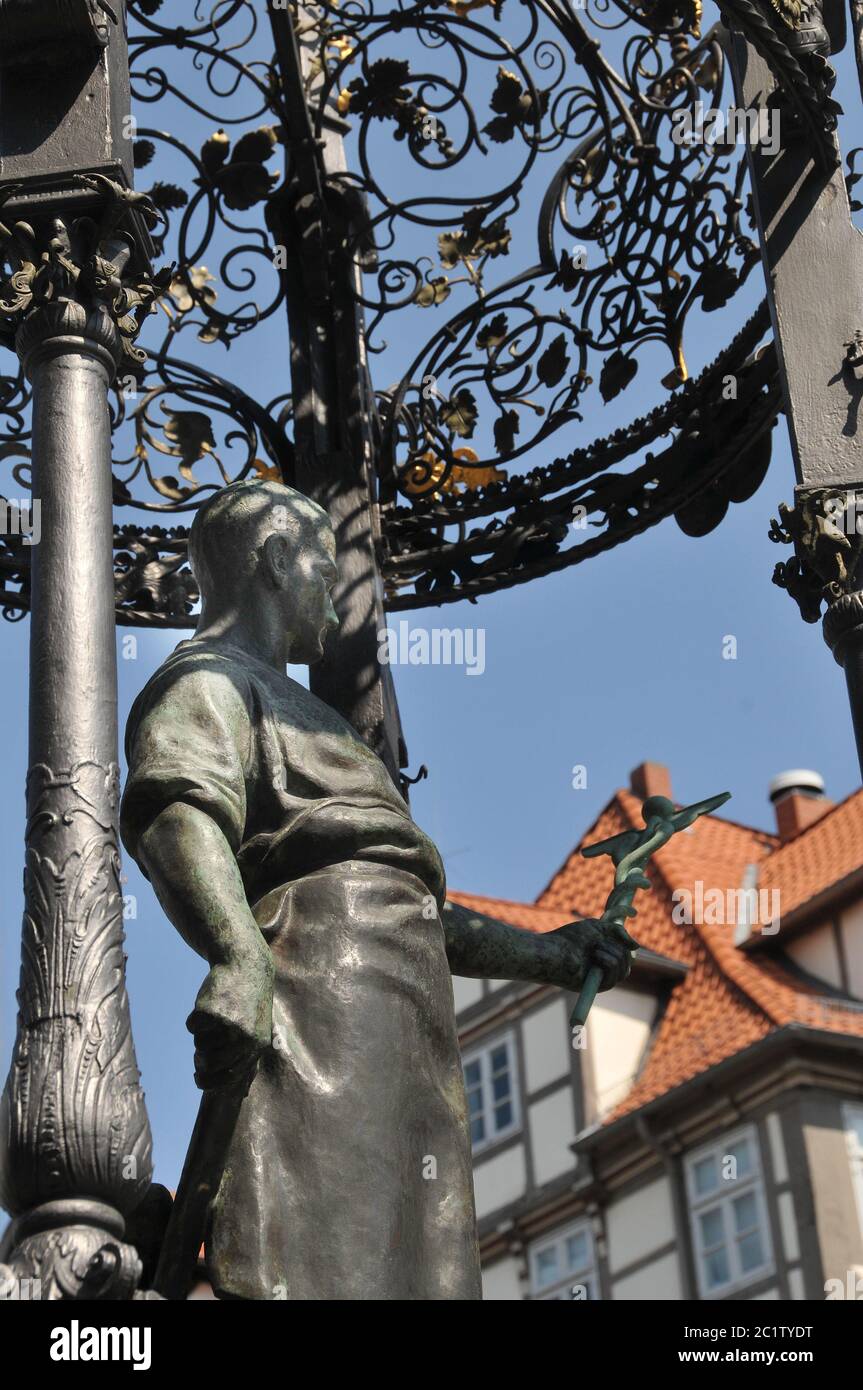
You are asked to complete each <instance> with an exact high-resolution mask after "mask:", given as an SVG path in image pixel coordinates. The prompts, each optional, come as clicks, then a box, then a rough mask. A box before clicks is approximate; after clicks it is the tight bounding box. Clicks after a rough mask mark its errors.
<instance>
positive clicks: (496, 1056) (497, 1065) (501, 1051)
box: [491, 1045, 509, 1071]
mask: <svg viewBox="0 0 863 1390" xmlns="http://www.w3.org/2000/svg"><path fill="white" fill-rule="evenodd" d="M508 1066H509V1056H508V1053H507V1049H506V1046H505V1045H504V1046H503V1047H496V1048H494V1050H493V1051H492V1054H491V1069H492V1071H506V1069H507V1068H508Z"/></svg>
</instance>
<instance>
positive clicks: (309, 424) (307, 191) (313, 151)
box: [270, 10, 407, 790]
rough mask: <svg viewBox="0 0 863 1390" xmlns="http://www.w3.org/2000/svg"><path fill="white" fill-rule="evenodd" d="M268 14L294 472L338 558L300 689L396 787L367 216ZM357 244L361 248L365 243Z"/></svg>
mask: <svg viewBox="0 0 863 1390" xmlns="http://www.w3.org/2000/svg"><path fill="white" fill-rule="evenodd" d="M270 17H271V22H272V25H273V33H274V38H275V43H276V59H277V62H278V65H279V70H280V72H281V75H282V81H283V84H284V100H285V105H286V107H287V109H288V111H289V113H290V129H289V132H288V138H287V141H286V143H287V145H288V170H287V178H286V181H285V189H284V191H283V192H282V193H281V194H280V195H279V196H277V197H276V198H274V199H273V200H272V202H271V205H270V219H271V222H272V225H273V231H274V234H275V235H276V238H277V240H278V241H279V242H280V243H281V244H282V245H284V247H285V250H286V265H285V271H284V273H285V277H286V280H287V285H288V294H287V305H288V318H289V323H290V331H291V381H292V387H293V400H294V443H295V450H296V479H295V480H296V484H297V487H299V488H300V489H301V491H303V492H305V493H307V494H308V495H309V496H310V497H313V498H314V499H315V501H317V502H319V503H320V505H321V506H322V507H324V508H325V509H326V510H327V511H328V512H329V515H330V518H331V520H332V523H333V529H334V531H335V535H336V546H337V551H338V562H339V579H338V582H337V584H336V586H335V588H334V590H333V602H334V605H335V608H336V611H337V613H338V615H339V622H340V626H339V631H338V633H337V634H335V636H334V637H333V638H331V639H330V641H329V642H328V644H327V651H326V653H325V655H324V659H323V660H322V661H320V662H319V663H317V665H315V666H314V667H312V668H311V669H310V682H311V688H312V689H313V690H314V692H315V694H317V695H319V696H320V697H321V699H322V700H324V701H325V702H326V703H327V704H329V705H331V706H332V707H333V708H334V709H337V710H338V711H339V713H340V714H342V715H344V717H345V718H346V719H347V720H348V721H349V722H350V723H351V724H352V725H353V727H354V728H355V729H356V730H357V732H358V733H359V734H360V735H361V737H362V738H364V739H365V740H366V742H367V743H368V744H369V745H370V746H371V747H372V748H373V749H374V750H375V752H376V753H377V754H378V755H379V756H380V757H381V759H382V760H383V762H384V763H385V764H386V767H387V769H388V771H389V773H390V776H391V777H392V779H393V781H394V782H395V784H396V786H397V787H400V788H401V789H402V790H406V786H405V782H404V779H403V778H402V777H401V776H400V769H401V768H403V767H405V766H406V764H407V751H406V748H405V743H404V737H403V733H402V727H401V720H400V718H399V712H398V704H397V701H396V693H395V685H394V683H393V678H392V671H391V670H390V667H389V666H388V665H385V664H382V663H381V661H380V659H379V655H378V652H379V647H380V640H381V639H380V637H379V635H378V634H379V633H380V632H381V630H382V629H383V628H384V627H385V626H386V617H385V614H384V602H383V584H382V581H381V576H380V568H379V564H378V555H377V547H378V542H379V536H378V534H377V519H376V507H375V476H376V471H377V467H376V466H377V457H376V455H377V450H378V447H379V428H377V410H376V405H375V398H374V392H373V390H372V386H371V381H370V378H369V372H368V366H367V362H366V355H365V329H364V323H363V313H362V308H361V305H360V295H359V284H358V277H359V275H360V270H359V268H358V263H357V260H356V259H355V253H354V254H352V248H356V247H357V245H360V246H361V245H362V226H363V220H364V219H365V220H366V221H367V213H366V211H365V206H364V202H363V199H362V196H361V195H360V194H358V193H356V192H355V191H354V192H353V193H352V195H350V196H349V195H348V194H347V193H346V192H345V191H344V190H342V189H339V188H337V187H336V186H335V185H334V184H333V183H331V182H328V180H327V176H328V175H332V174H333V173H337V172H341V171H344V170H345V167H346V166H345V156H344V146H343V134H344V132H345V131H346V129H347V126H346V123H345V122H344V121H342V120H341V119H340V118H339V117H338V115H336V113H335V112H333V111H327V112H326V113H325V114H324V118H323V128H324V132H325V134H324V138H323V139H322V140H321V141H320V142H318V141H317V140H316V138H315V134H314V130H313V127H312V123H311V120H310V116H309V110H308V106H307V104H306V94H305V91H304V82H303V73H304V70H305V68H306V67H307V60H308V57H309V55H308V54H305V53H304V52H303V49H302V45H301V44H300V43H299V42H298V39H297V33H296V29H295V20H294V19H293V18H292V15H291V12H290V11H285V10H282V11H279V10H271V12H270ZM367 252H368V254H369V255H373V254H374V251H373V247H372V246H369V247H368V248H367Z"/></svg>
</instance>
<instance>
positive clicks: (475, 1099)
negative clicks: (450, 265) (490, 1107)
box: [467, 1086, 482, 1115]
mask: <svg viewBox="0 0 863 1390" xmlns="http://www.w3.org/2000/svg"><path fill="white" fill-rule="evenodd" d="M467 1103H468V1109H469V1110H470V1113H471V1114H472V1115H476V1114H478V1112H479V1111H480V1110H482V1090H481V1088H480V1087H479V1086H478V1087H477V1089H476V1090H475V1091H468V1093H467Z"/></svg>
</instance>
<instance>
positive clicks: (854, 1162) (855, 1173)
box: [842, 1103, 863, 1235]
mask: <svg viewBox="0 0 863 1390" xmlns="http://www.w3.org/2000/svg"><path fill="white" fill-rule="evenodd" d="M842 1118H843V1121H844V1124H845V1139H846V1141H847V1144H848V1158H849V1161H850V1163H851V1180H852V1182H853V1183H854V1196H855V1198H856V1200H857V1216H858V1219H859V1221H860V1232H861V1235H863V1105H851V1104H850V1103H846V1104H845V1105H843V1106H842Z"/></svg>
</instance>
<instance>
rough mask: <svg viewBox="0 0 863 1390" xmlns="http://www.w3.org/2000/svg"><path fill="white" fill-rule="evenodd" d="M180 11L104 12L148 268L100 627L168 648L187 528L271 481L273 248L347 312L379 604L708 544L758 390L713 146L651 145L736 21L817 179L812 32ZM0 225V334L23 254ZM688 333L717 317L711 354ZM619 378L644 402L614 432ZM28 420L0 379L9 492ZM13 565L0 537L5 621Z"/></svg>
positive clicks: (498, 7)
mask: <svg viewBox="0 0 863 1390" xmlns="http://www.w3.org/2000/svg"><path fill="white" fill-rule="evenodd" d="M179 14H180V9H179V7H177V6H175V5H174V4H173V3H172V2H171V0H131V3H130V4H129V16H130V21H131V23H130V66H131V76H132V91H133V109H134V111H135V113H136V116H137V119H138V122H139V124H138V126H137V129H136V132H135V135H136V140H135V163H136V166H137V168H138V171H139V173H138V184H139V187H142V188H143V187H145V186H146V185H147V184H148V183H149V187H147V188H146V192H148V194H149V196H150V198H151V199H152V202H153V203H154V204H155V206H156V208H157V209H158V212H159V215H160V219H161V220H160V222H159V225H158V226H157V227H155V228H154V230H153V232H152V235H153V239H154V243H155V248H156V253H157V258H161V259H162V260H164V261H167V262H169V263H173V271H172V274H171V275H170V277H168V278H166V281H165V285H164V287H163V289H162V292H161V293H160V296H159V298H158V301H157V303H156V304H155V306H154V309H153V312H152V314H151V316H150V318H149V319H148V320H147V322H146V324H145V326H144V329H143V332H142V334H141V338H140V340H139V342H140V345H141V346H142V347H144V348H146V350H147V353H148V357H147V361H146V363H145V365H144V367H143V369H142V370H141V371H140V372H137V371H136V372H129V373H127V374H125V375H121V376H120V377H119V379H118V381H117V383H116V391H115V395H116V399H115V405H114V411H113V424H114V437H115V455H114V487H115V500H116V514H117V529H116V533H115V570H116V583H117V615H118V621H121V622H123V623H130V624H157V625H161V626H166V627H188V626H194V618H193V617H192V616H191V614H192V610H193V607H194V604H195V602H196V598H197V594H196V591H195V586H194V581H193V579H192V576H191V574H190V572H189V570H188V566H187V564H186V536H187V526H188V524H189V523H190V521H191V514H192V513H193V512H194V509H195V507H196V506H197V505H198V504H199V503H200V501H201V500H202V499H203V497H205V496H206V495H207V493H208V492H209V491H211V490H212V489H213V488H215V487H218V486H221V485H222V484H223V483H224V482H226V481H228V480H232V479H235V478H239V477H244V476H249V475H254V474H259V475H260V474H263V475H265V476H275V477H282V478H284V479H285V480H287V481H290V480H292V478H293V477H294V467H295V449H294V442H293V435H292V415H293V411H292V402H291V395H290V370H289V352H288V346H287V333H286V329H285V327H284V320H283V317H282V313H283V310H284V306H285V299H286V294H287V283H288V276H287V270H288V267H287V266H286V259H287V256H288V248H287V247H286V246H285V244H284V236H283V233H284V229H285V228H286V227H287V228H289V230H290V254H291V255H292V256H294V257H298V258H299V263H300V266H301V273H302V277H303V280H304V284H305V286H306V291H307V293H308V295H309V302H310V303H312V304H314V303H315V302H323V300H325V299H326V296H327V293H328V284H329V282H330V279H331V277H332V275H333V273H334V270H335V269H336V268H339V269H340V271H341V272H344V269H345V267H346V266H347V267H348V269H349V272H350V276H352V284H353V287H354V292H355V295H356V299H357V302H358V304H359V305H360V306H361V309H362V311H363V313H364V316H365V322H366V335H365V343H366V349H367V356H368V363H369V373H370V377H371V382H372V384H373V385H372V391H371V392H370V400H372V401H374V402H375V403H376V404H375V406H374V411H375V419H374V429H375V439H376V446H377V448H376V459H375V474H376V477H375V481H374V486H375V489H376V494H377V495H376V506H377V508H378V515H379V522H380V525H379V561H380V567H381V571H382V573H383V576H384V581H385V589H386V601H387V605H388V607H389V608H391V609H407V608H418V607H423V606H426V605H429V604H442V603H448V602H452V601H455V600H457V599H460V598H462V597H469V598H475V597H476V596H478V595H479V594H482V593H486V592H490V591H493V590H495V589H499V588H504V587H507V586H510V585H514V584H518V583H522V582H525V581H527V580H528V579H530V578H533V577H535V576H538V575H542V574H545V573H548V572H550V571H552V570H556V569H561V568H564V567H566V566H568V565H571V564H576V563H579V562H580V561H581V560H583V559H586V558H588V557H590V556H591V555H594V554H596V553H598V552H599V551H601V550H604V549H608V548H610V547H611V546H614V545H617V544H618V543H620V542H621V541H622V540H626V539H628V538H630V537H632V536H635V535H637V534H639V533H640V532H642V531H644V530H645V529H646V528H647V527H649V526H652V525H654V524H656V523H657V522H659V521H661V520H663V519H664V518H667V517H670V516H673V517H675V518H676V521H677V523H678V524H679V525H680V526H681V527H682V528H683V529H684V530H685V531H686V532H687V533H688V534H690V535H700V534H704V533H706V532H707V531H709V530H710V529H712V528H713V527H714V526H716V525H717V524H718V523H719V522H720V521H721V519H722V517H723V515H724V514H725V511H726V510H727V507H728V505H729V504H730V503H732V502H739V501H742V500H744V499H745V498H746V497H748V496H750V495H751V493H752V492H753V491H754V490H755V488H757V486H758V485H759V483H760V482H761V480H762V478H763V476H764V473H765V471H766V468H767V464H768V462H769V452H770V432H771V429H772V426H773V424H774V422H775V419H776V416H777V413H778V411H779V409H780V390H779V382H778V374H777V366H776V360H775V354H774V352H773V349H772V346H771V345H770V342H769V323H768V315H767V310H766V307H765V306H764V305H763V304H762V305H761V306H760V307H756V304H757V300H754V299H753V298H752V296H751V294H750V293H749V287H748V286H747V283H746V282H747V278H748V277H749V275H750V272H751V271H752V269H753V267H754V266H755V265H756V263H757V260H758V252H757V245H756V241H755V240H754V239H753V235H752V230H753V229H752V221H751V216H750V211H749V209H748V206H747V201H748V200H747V193H746V187H745V176H744V164H743V161H742V158H741V150H740V147H739V145H737V144H734V143H733V142H728V141H723V140H721V139H716V140H714V141H712V142H706V143H705V142H703V141H702V142H692V143H688V142H687V141H686V140H681V139H680V138H679V134H678V132H677V123H678V121H679V117H680V114H681V113H682V112H684V111H685V110H689V109H691V108H692V106H693V104H694V103H695V102H697V101H701V102H702V103H703V105H704V106H705V107H715V108H721V107H722V106H723V105H727V104H728V93H727V87H728V83H727V78H726V70H725V69H726V65H725V56H724V45H725V42H726V39H727V32H726V29H725V27H724V25H732V26H734V27H735V28H737V29H739V30H741V31H742V32H743V33H745V34H746V36H747V37H748V38H749V39H750V41H751V42H752V43H754V44H755V45H756V47H758V48H759V51H761V52H762V53H763V54H764V55H765V56H766V57H767V58H768V60H769V62H770V63H771V65H772V66H773V67H774V70H775V71H776V72H777V73H778V74H779V75H780V76H781V78H782V102H783V104H784V106H783V109H784V113H785V115H786V116H787V118H788V119H787V121H786V129H788V130H790V132H791V134H790V137H789V138H794V139H800V140H806V141H808V142H809V143H810V145H811V147H812V150H813V152H814V153H815V154H816V156H817V157H818V158H819V159H821V160H822V161H824V162H827V163H829V161H830V160H832V159H835V141H834V139H833V136H832V128H833V126H834V125H835V120H836V109H837V108H836V107H835V103H833V102H832V100H831V98H830V89H831V86H832V73H831V70H830V68H829V65H828V64H827V61H826V57H825V56H824V55H825V51H826V46H825V42H820V44H819V43H815V45H814V47H813V45H812V43H811V42H810V38H811V35H809V34H808V31H807V36H804V37H805V38H806V42H805V43H804V41H803V39H802V38H801V34H800V33H799V32H798V31H797V30H795V28H794V27H792V25H791V23H790V22H789V17H788V15H785V14H784V12H782V11H781V10H779V9H778V8H777V9H776V10H774V9H773V8H771V7H770V6H768V5H767V4H766V3H765V4H764V5H761V4H760V3H757V0H724V3H723V5H722V12H721V15H720V14H719V12H718V11H717V12H716V22H715V23H713V24H712V25H711V26H710V27H708V28H706V29H704V27H703V25H704V20H703V16H702V13H701V4H700V0H643V3H628V0H584V3H583V4H578V3H576V0H419V3H416V4H406V3H401V0H396V3H392V2H390V3H386V0H384V3H381V2H380V0H352V3H349V4H344V3H342V4H338V3H336V0H332V2H330V0H320V2H319V3H315V4H308V5H299V6H297V5H293V6H292V5H287V6H285V7H278V8H276V7H268V8H266V9H265V7H264V6H262V5H260V4H255V3H253V2H252V0H218V3H215V4H213V5H212V7H210V8H208V7H207V5H206V4H205V3H204V0H198V4H197V5H196V6H195V9H194V14H193V18H192V21H191V22H189V21H188V16H187V15H186V13H185V7H183V18H184V20H185V22H184V23H182V24H179V23H176V22H175V20H176V19H177V18H178V17H179ZM265 16H266V17H265ZM798 27H799V26H798ZM810 28H811V26H810ZM821 32H823V31H821ZM816 39H817V35H816ZM824 39H825V40H826V34H824ZM807 44H809V47H807V46H806V45H807ZM151 112H152V117H151V115H150V113H151ZM342 152H343V157H342ZM6 192H7V193H8V190H6ZM0 196H4V194H3V190H2V189H0ZM0 220H2V214H0ZM3 231H4V233H5V238H4V241H3V248H4V255H5V259H6V266H7V281H6V284H5V286H4V287H3V288H2V289H0V339H2V324H3V315H4V311H8V312H9V313H10V317H11V305H12V295H13V293H14V272H15V270H16V265H17V264H18V263H16V254H18V252H17V251H16V231H15V228H14V227H11V228H10V227H5V228H4V229H3ZM19 261H20V256H19ZM294 271H295V272H296V266H295V267H294ZM316 297H317V298H316ZM753 310H754V312H753ZM706 315H713V316H718V317H719V318H720V319H721V320H722V322H723V324H726V325H727V327H726V334H725V338H726V342H727V346H726V347H725V348H724V349H723V350H722V351H720V352H719V353H718V354H717V355H716V356H715V357H714V358H713V360H712V361H703V360H701V353H702V352H703V348H702V343H703V340H704V323H705V316H706ZM7 341H8V340H7ZM720 341H721V338H720ZM232 348H233V351H232V352H231V353H230V357H228V356H227V354H228V352H229V350H231V349H232ZM9 360H10V362H11V358H10V359H9ZM393 362H396V363H397V364H398V367H399V369H400V375H399V377H398V379H397V380H395V381H393V380H391V379H390V380H386V379H384V377H383V372H384V370H387V371H391V369H392V364H393ZM693 363H694V364H695V374H694V375H692V376H690V369H691V364H693ZM647 378H650V379H652V380H653V381H654V383H655V386H654V388H653V390H652V391H651V393H650V395H652V396H653V399H654V400H655V402H656V404H655V405H654V406H653V408H652V409H649V410H647V411H646V412H644V411H642V412H641V413H640V414H634V412H633V411H632V409H631V408H630V410H629V411H627V406H626V403H627V400H628V396H627V391H630V394H632V391H631V388H632V384H633V382H635V381H638V383H639V389H640V384H641V383H642V382H643V381H644V380H645V379H647ZM729 381H733V382H734V389H733V390H728V389H727V383H728V382H729ZM262 382H265V383H268V384H269V385H270V386H271V387H272V390H271V391H269V390H264V391H262V389H261V383H262ZM267 395H269V397H270V398H269V399H266V396H267ZM650 395H649V396H648V399H649V398H650ZM28 404H29V402H28V396H27V388H26V385H25V383H24V381H23V379H22V378H21V376H20V375H10V376H7V377H4V378H0V423H2V426H3V432H2V434H0V457H2V458H3V459H4V460H5V461H6V466H7V468H8V470H9V474H10V480H9V482H8V484H7V486H6V491H7V492H11V490H12V487H13V484H14V485H15V486H17V488H18V489H19V494H20V495H22V496H23V495H25V494H26V492H27V489H28V479H29V466H28V457H29V452H28V451H29V423H28V421H29V412H28ZM621 420H623V421H625V423H620V422H621ZM611 421H613V422H614V423H613V424H612V425H611V428H608V423H610V422H611ZM141 513H145V514H146V515H144V516H141ZM166 523H167V524H166ZM28 554H29V552H28V548H27V546H26V544H25V543H24V541H23V539H22V538H21V537H17V536H14V535H6V536H4V537H2V538H0V585H2V590H0V603H2V605H3V609H4V614H5V616H6V617H9V618H15V617H20V616H21V615H22V614H23V613H24V612H25V611H26V609H27V606H28V568H29V567H28Z"/></svg>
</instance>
